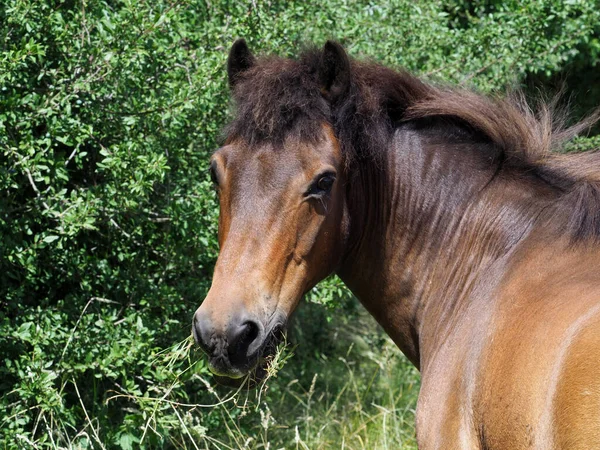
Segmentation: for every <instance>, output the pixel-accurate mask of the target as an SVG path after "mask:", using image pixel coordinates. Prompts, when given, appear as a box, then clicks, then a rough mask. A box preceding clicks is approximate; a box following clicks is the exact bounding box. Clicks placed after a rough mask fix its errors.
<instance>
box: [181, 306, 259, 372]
mask: <svg viewBox="0 0 600 450" xmlns="http://www.w3.org/2000/svg"><path fill="white" fill-rule="evenodd" d="M223 327H224V328H225V330H224V331H223V330H219V329H218V328H217V327H215V321H213V320H211V316H210V314H209V313H206V312H204V311H203V310H202V308H200V309H199V310H198V311H197V312H196V314H195V315H194V321H193V326H192V332H193V335H194V339H195V340H196V342H197V343H198V345H199V346H200V347H201V348H202V350H204V352H205V353H206V354H207V355H208V357H209V361H210V362H211V363H212V364H214V365H218V366H220V367H215V368H216V369H219V370H220V371H228V370H229V369H232V368H235V369H245V368H246V367H247V366H249V365H251V364H252V362H254V361H255V359H256V356H257V351H258V350H259V348H260V345H261V343H262V341H263V339H262V335H263V334H264V333H263V327H262V326H261V325H260V322H259V321H257V320H253V319H250V318H249V317H248V316H247V315H246V314H243V315H242V314H240V315H237V316H234V317H232V318H231V319H230V321H229V323H227V324H225V325H224V326H223Z"/></svg>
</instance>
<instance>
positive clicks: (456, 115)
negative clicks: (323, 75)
mask: <svg viewBox="0 0 600 450" xmlns="http://www.w3.org/2000/svg"><path fill="white" fill-rule="evenodd" d="M321 54H322V50H320V49H314V48H311V49H307V50H305V51H304V52H303V53H301V55H300V57H299V58H298V59H295V60H294V59H287V58H280V57H276V56H268V57H261V58H258V60H257V63H256V64H255V65H254V66H253V67H251V68H250V69H248V70H247V71H245V72H244V73H242V74H241V75H240V77H239V80H238V82H237V83H236V85H235V87H234V89H233V99H234V102H235V106H236V114H235V118H234V120H233V121H232V122H231V123H230V124H229V125H228V126H227V127H226V128H225V133H226V134H227V135H229V136H239V137H241V138H242V139H244V140H245V141H246V142H248V143H249V144H250V145H254V144H258V143H261V142H265V141H268V142H271V143H275V144H276V145H282V144H283V142H284V140H285V139H286V138H289V137H293V138H297V139H300V140H303V141H309V142H314V141H316V140H318V139H320V137H321V136H322V133H321V126H322V124H323V123H324V122H328V123H331V124H332V125H333V128H334V130H335V133H336V136H337V138H338V140H339V142H340V144H341V147H342V150H343V152H344V156H345V159H346V163H347V165H348V166H350V165H352V164H353V163H355V162H360V161H363V160H365V159H369V160H378V159H380V158H381V157H382V153H383V152H385V151H386V150H387V144H388V143H389V140H390V139H391V137H392V135H393V133H394V131H395V130H396V129H397V128H398V126H400V125H401V124H402V123H406V122H410V121H418V120H427V119H434V118H443V119H445V120H446V121H450V122H453V123H456V125H457V126H458V127H461V128H462V129H464V130H467V131H468V132H470V133H472V134H473V136H474V137H476V138H477V139H481V138H483V139H485V140H487V141H488V142H490V143H492V144H494V148H495V151H496V154H495V158H494V163H495V164H498V163H500V164H501V165H502V167H503V168H504V169H505V170H513V171H518V172H521V173H527V174H528V175H529V176H534V177H537V178H539V179H541V180H543V181H544V182H546V183H547V184H549V185H550V186H552V187H554V188H556V189H558V190H560V191H561V192H562V194H563V195H562V198H563V199H564V201H565V204H569V205H571V206H572V213H571V214H570V217H569V220H568V224H567V228H568V229H569V230H570V232H571V233H572V235H573V236H574V237H575V238H577V239H579V238H585V237H593V238H595V239H596V238H598V239H600V152H597V151H589V152H585V153H578V154H563V153H560V150H561V149H562V148H563V147H564V144H565V143H566V142H568V141H569V140H570V139H571V138H573V137H575V136H576V135H578V134H579V133H581V132H583V131H586V130H588V129H589V128H590V127H591V126H592V125H593V124H594V123H595V122H596V121H597V120H598V119H599V118H600V109H599V110H597V111H596V112H595V113H593V114H592V115H590V116H589V117H588V118H586V119H584V120H583V121H581V122H579V123H577V124H575V125H573V126H570V127H566V126H565V124H566V121H567V120H566V119H567V115H566V114H565V112H564V111H561V110H560V109H559V108H557V100H552V101H549V102H542V101H540V102H539V103H538V104H537V105H536V111H535V112H534V111H533V110H532V108H531V107H530V106H529V104H528V103H527V101H526V100H525V98H524V95H523V94H522V93H520V92H515V93H512V94H510V95H508V96H507V97H505V98H501V97H499V96H484V95H481V94H479V93H476V92H474V91H472V90H469V89H464V88H457V87H449V86H435V85H433V84H429V83H426V82H424V81H422V80H420V79H419V78H417V77H416V76H414V75H412V74H410V73H408V72H406V71H403V70H393V69H390V68H388V67H385V66H382V65H380V64H377V63H373V62H362V61H358V60H354V59H351V60H350V67H351V69H350V70H351V85H350V88H349V91H348V93H347V94H346V95H345V96H344V97H343V98H342V99H340V100H339V101H337V102H335V103H333V104H330V103H329V102H327V101H326V100H325V98H324V96H323V95H322V93H321V91H320V88H319V83H318V75H317V73H318V69H319V64H320V60H321Z"/></svg>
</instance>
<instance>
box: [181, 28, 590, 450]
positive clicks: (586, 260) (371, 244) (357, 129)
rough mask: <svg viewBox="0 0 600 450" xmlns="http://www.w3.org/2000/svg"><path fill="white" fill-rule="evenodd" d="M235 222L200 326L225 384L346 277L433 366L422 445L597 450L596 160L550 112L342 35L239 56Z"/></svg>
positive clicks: (225, 161)
mask: <svg viewBox="0 0 600 450" xmlns="http://www.w3.org/2000/svg"><path fill="white" fill-rule="evenodd" d="M227 73H228V79H229V86H230V88H231V93H232V97H233V100H234V102H235V105H236V111H235V117H234V118H233V120H232V121H231V123H230V124H229V125H228V126H227V127H226V128H225V135H226V140H225V141H224V142H225V144H224V145H223V147H221V148H220V149H218V150H217V151H216V152H215V153H214V154H213V155H212V158H211V162H210V173H211V177H212V180H213V182H214V184H215V186H216V189H217V191H218V198H219V202H220V217H219V230H218V241H219V246H220V254H219V257H218V259H217V262H216V265H215V269H214V276H213V280H212V285H211V288H210V290H209V292H208V294H207V296H206V298H205V299H204V301H203V302H202V304H201V306H200V307H199V308H198V310H197V311H196V313H195V314H194V318H193V324H192V333H193V335H194V338H195V340H196V342H197V343H198V344H199V345H200V347H201V348H202V349H203V350H204V351H205V353H206V354H207V355H208V361H209V366H210V369H211V371H212V372H213V373H214V374H215V376H216V377H217V379H218V380H221V381H224V382H227V383H229V384H238V385H239V384H241V383H243V382H244V380H246V379H247V378H248V374H249V373H250V374H252V376H251V378H252V379H253V380H254V381H256V380H260V379H261V377H262V376H263V375H264V371H265V367H266V364H268V360H269V355H270V354H271V352H272V351H273V349H274V348H275V345H276V343H277V342H278V340H280V339H281V336H282V334H283V333H284V330H285V326H286V323H287V322H288V319H289V317H290V315H291V314H292V312H293V311H294V309H295V308H296V307H297V306H298V303H299V302H300V300H301V298H302V296H303V295H304V294H305V293H306V292H307V291H308V290H309V289H311V288H312V287H313V286H314V285H315V284H316V283H317V282H319V281H320V280H322V279H323V278H325V277H326V276H328V275H329V274H331V273H336V274H337V275H338V276H339V277H340V278H341V280H342V281H343V282H344V283H345V284H346V285H347V286H348V287H349V288H350V290H351V291H352V292H353V293H354V295H355V296H356V297H357V298H358V299H359V300H360V302H361V303H362V304H363V305H364V307H365V308H366V309H367V310H368V311H369V312H370V314H372V315H373V316H374V317H375V319H376V320H377V321H378V322H379V324H380V325H381V326H382V327H383V329H384V330H385V331H386V332H387V334H388V335H389V336H390V337H391V338H392V339H393V341H394V342H395V343H396V344H397V346H398V347H399V348H400V350H401V351H402V352H403V353H404V354H405V355H406V356H407V357H408V359H409V360H410V361H411V362H412V363H413V364H414V365H415V366H416V367H417V368H418V369H419V370H420V373H421V380H422V382H421V389H420V394H419V399H418V404H417V412H416V433H417V441H418V445H419V447H420V448H421V449H454V448H457V449H458V448H460V449H486V450H492V449H513V450H514V449H525V448H537V449H571V450H573V449H591V448H600V358H599V357H598V355H600V272H599V271H598V262H599V261H600V155H599V154H598V153H596V152H584V153H580V154H565V153H559V152H556V151H555V150H558V149H561V148H562V146H563V145H564V143H565V142H566V141H567V140H568V139H570V138H571V137H573V136H575V135H576V134H578V133H580V132H582V131H584V130H586V129H587V128H589V127H590V126H591V125H592V124H593V123H594V121H595V120H596V119H597V118H598V114H597V113H596V114H594V115H592V116H591V117H590V118H588V119H586V120H584V121H583V122H581V123H579V124H577V125H575V126H572V127H570V128H566V127H564V126H563V122H564V120H562V119H560V115H559V114H556V113H555V112H554V109H556V108H554V106H555V105H554V104H553V103H549V104H541V105H540V107H539V111H537V112H535V113H534V112H533V111H532V109H531V108H530V107H529V106H527V104H526V102H525V101H524V100H523V98H522V97H523V96H522V95H520V94H513V95H512V96H509V97H508V98H499V97H489V96H483V95H479V94H477V93H475V92H473V91H471V90H467V89H463V88H453V87H447V86H437V85H433V84H430V83H426V82H424V81H422V80H420V79H419V78H417V77H415V76H413V75H411V74H409V73H407V72H404V71H398V70H393V69H390V68H387V67H384V66H382V65H379V64H377V63H373V62H362V61H358V60H355V59H352V58H350V57H349V56H348V55H347V54H346V52H345V50H344V49H343V47H341V46H340V45H339V44H338V43H336V42H333V41H328V42H327V43H326V44H325V45H324V47H323V48H321V49H315V48H312V49H308V50H306V51H304V52H303V53H302V54H301V55H300V56H299V57H298V58H297V59H287V58H280V57H277V56H265V57H260V58H257V57H255V56H254V55H253V54H252V52H251V51H250V50H249V48H248V46H247V44H246V42H245V41H244V40H243V39H240V40H237V41H236V42H235V43H234V44H233V46H232V48H231V50H230V53H229V57H228V62H227Z"/></svg>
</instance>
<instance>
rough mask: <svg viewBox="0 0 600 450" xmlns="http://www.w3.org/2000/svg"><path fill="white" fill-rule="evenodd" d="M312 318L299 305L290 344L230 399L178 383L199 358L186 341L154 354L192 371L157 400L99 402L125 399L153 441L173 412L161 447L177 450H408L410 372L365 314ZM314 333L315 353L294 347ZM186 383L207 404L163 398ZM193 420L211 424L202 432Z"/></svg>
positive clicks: (196, 376)
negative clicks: (263, 374)
mask: <svg viewBox="0 0 600 450" xmlns="http://www.w3.org/2000/svg"><path fill="white" fill-rule="evenodd" d="M320 309H321V307H319V306H317V305H305V308H304V310H303V311H301V312H300V314H299V317H298V318H297V320H296V321H295V323H294V325H293V327H292V330H291V333H290V334H291V336H290V339H291V340H292V341H293V342H294V343H293V344H290V343H288V345H287V346H286V347H280V349H279V350H278V352H277V354H276V355H275V357H274V361H273V362H272V365H271V370H270V372H269V376H268V377H267V379H266V380H265V381H264V382H263V383H262V384H260V385H259V386H258V387H257V388H256V389H252V390H248V389H238V390H237V391H230V390H227V389H224V388H222V387H220V386H217V385H215V384H214V383H213V381H212V380H211V378H210V376H206V375H204V374H201V373H191V375H190V376H189V377H186V376H185V374H186V372H188V371H189V370H193V367H194V365H193V360H194V358H197V357H198V354H197V353H196V352H195V351H194V350H193V343H192V341H191V340H187V341H184V342H182V343H180V344H178V345H177V346H174V347H173V348H172V349H170V350H169V351H167V352H165V353H164V354H162V355H161V356H162V357H163V360H162V364H164V365H165V366H166V367H176V366H178V364H177V361H179V360H181V359H182V358H184V359H187V360H188V361H190V362H191V364H189V365H188V366H187V368H184V369H183V370H181V371H180V373H179V375H178V376H177V377H175V379H174V380H173V382H172V385H171V386H169V387H167V388H166V389H163V390H162V391H161V395H159V396H158V395H157V396H155V397H154V398H152V399H149V398H148V397H147V396H141V397H139V396H133V395H128V394H123V393H121V394H116V395H115V396H114V397H112V398H109V399H108V401H111V400H113V399H116V398H117V397H120V396H125V397H128V398H129V400H131V401H133V402H134V403H137V404H138V405H139V407H140V408H141V409H142V410H145V411H147V413H146V414H143V415H144V416H145V417H146V423H145V424H144V425H143V426H144V429H145V433H146V432H149V433H152V432H156V430H157V427H156V424H157V420H158V415H160V414H159V413H160V411H161V410H163V409H167V410H172V411H173V412H175V415H176V417H177V419H178V422H179V423H178V424H175V425H176V426H177V425H178V426H179V428H180V432H179V438H178V439H176V440H174V441H172V442H171V443H170V445H172V446H174V447H176V448H190V449H200V448H202V449H290V448H295V449H340V448H342V449H349V450H350V449H357V450H358V449H382V450H383V449H416V442H415V433H414V409H415V404H416V398H417V394H418V388H419V380H418V373H417V371H416V369H414V367H412V366H411V364H410V363H409V362H408V360H407V359H406V358H405V357H404V356H403V355H402V354H401V353H400V352H399V350H398V349H397V348H396V346H395V345H394V344H393V342H391V340H390V339H389V338H388V337H387V336H385V335H384V334H383V332H382V331H381V330H380V329H379V328H378V327H377V325H376V324H375V323H374V321H373V319H372V318H371V317H369V316H368V315H367V314H366V313H365V312H359V313H356V314H355V316H354V317H348V316H343V317H338V318H337V319H335V320H334V323H331V324H329V326H326V328H322V326H324V324H323V323H320V322H319V320H317V321H316V322H315V316H317V315H318V314H319V312H322V311H320ZM315 329H320V330H321V333H322V335H323V339H324V342H323V343H322V344H323V345H322V346H319V348H317V349H315V348H309V347H303V345H302V340H303V337H305V335H306V334H307V333H314V332H315ZM336 355H338V356H336ZM339 355H342V356H339ZM195 381H199V382H200V383H201V384H202V385H203V386H204V387H205V389H206V394H207V396H205V398H206V397H207V398H208V399H209V400H208V401H205V402H204V403H184V402H181V401H174V400H173V399H172V398H171V393H173V392H175V391H177V390H178V387H179V386H177V385H178V384H180V383H181V384H183V383H193V382H195ZM148 404H151V408H150V409H148ZM202 416H212V417H213V418H214V419H218V420H214V424H213V425H212V426H211V425H210V424H207V423H206V422H203V421H202V420H201V419H202ZM170 434H171V435H173V433H170ZM141 444H143V439H142V442H141Z"/></svg>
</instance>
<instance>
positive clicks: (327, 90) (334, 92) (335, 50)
mask: <svg viewBox="0 0 600 450" xmlns="http://www.w3.org/2000/svg"><path fill="white" fill-rule="evenodd" d="M319 83H320V84H321V92H322V93H323V96H324V97H325V98H326V99H328V100H329V101H331V102H332V103H333V102H335V101H337V100H338V99H340V98H341V97H342V96H344V94H346V92H348V88H349V87H350V60H349V59H348V55H347V54H346V51H345V50H344V48H343V47H342V46H341V45H340V44H338V43H337V42H334V41H327V42H326V43H325V46H324V47H323V53H322V54H321V61H320V65H319Z"/></svg>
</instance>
